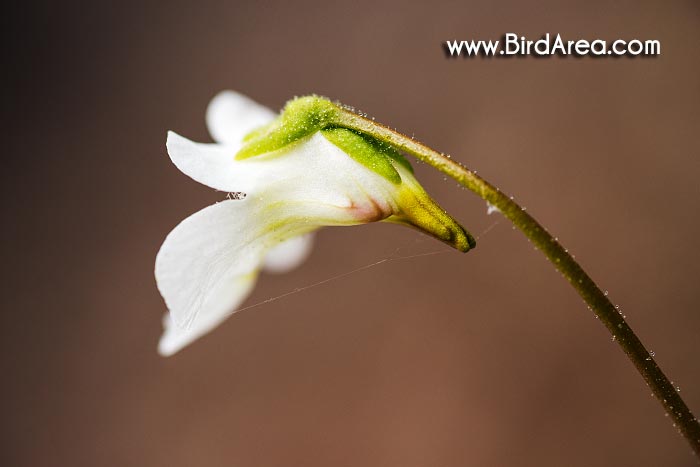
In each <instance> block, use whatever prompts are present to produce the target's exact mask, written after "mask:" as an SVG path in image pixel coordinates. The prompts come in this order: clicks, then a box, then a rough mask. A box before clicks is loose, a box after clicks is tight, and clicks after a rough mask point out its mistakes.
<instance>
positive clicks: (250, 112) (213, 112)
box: [206, 91, 276, 144]
mask: <svg viewBox="0 0 700 467" xmlns="http://www.w3.org/2000/svg"><path fill="white" fill-rule="evenodd" d="M275 117H276V114H275V112H273V111H272V110H270V109H268V108H267V107H264V106H262V105H260V104H258V103H257V102H255V101H253V100H252V99H250V98H248V97H246V96H244V95H242V94H238V93H237V92H234V91H222V92H220V93H219V94H217V95H216V96H214V98H213V99H212V100H211V102H210V103H209V107H207V117H206V118H207V127H208V128H209V133H210V134H211V136H212V138H214V141H216V142H218V143H224V144H239V143H240V142H241V141H242V140H243V137H244V136H245V135H246V134H248V133H249V132H251V131H252V130H254V129H256V128H258V127H261V126H263V125H267V124H268V123H270V122H271V121H272V120H274V118H275Z"/></svg>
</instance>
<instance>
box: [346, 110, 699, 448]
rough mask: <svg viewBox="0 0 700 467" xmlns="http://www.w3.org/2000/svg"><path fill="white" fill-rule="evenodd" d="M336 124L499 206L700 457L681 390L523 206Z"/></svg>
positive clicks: (425, 151)
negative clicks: (579, 300) (615, 346)
mask: <svg viewBox="0 0 700 467" xmlns="http://www.w3.org/2000/svg"><path fill="white" fill-rule="evenodd" d="M336 118H337V122H336V123H337V124H338V125H339V126H343V127H345V128H349V129H352V130H356V131H359V132H362V133H365V134H368V135H371V136H372V137H374V138H376V139H378V140H380V141H383V142H386V143H389V144H391V145H392V146H394V147H395V148H397V149H399V150H402V151H404V152H406V153H408V154H411V155H412V156H414V157H416V158H417V159H419V160H421V161H423V162H425V163H427V164H430V165H432V166H433V167H434V168H436V169H437V170H439V171H440V172H442V173H444V174H446V175H448V176H450V177H451V178H453V179H455V180H456V181H457V182H458V183H459V184H460V185H462V186H464V187H465V188H468V189H469V190H471V191H473V192H474V193H476V194H477V195H479V197H481V198H482V199H483V200H485V201H486V202H487V203H489V204H491V205H492V206H495V207H496V208H498V210H499V211H500V212H501V213H502V214H503V215H504V216H505V217H507V218H508V219H509V220H510V221H511V222H512V223H513V224H514V225H515V226H516V227H517V228H518V229H520V230H521V231H522V232H523V234H525V236H526V237H527V238H528V239H530V241H531V242H532V243H533V244H534V245H535V246H536V247H537V248H538V249H539V250H540V251H542V253H543V254H544V255H545V256H546V257H547V258H548V259H549V260H550V261H551V262H552V264H553V265H554V267H555V268H556V269H557V270H558V271H559V272H560V273H561V274H562V275H563V276H564V278H566V280H567V281H569V283H570V284H571V286H572V287H573V288H574V289H576V291H577V292H578V294H579V295H580V296H581V297H582V298H583V300H584V301H585V302H586V303H587V304H588V307H589V308H590V309H591V310H592V311H593V312H594V313H595V315H596V316H597V317H598V318H599V320H600V321H601V322H602V323H603V324H604V325H605V327H606V328H608V331H610V333H611V334H612V338H613V340H614V341H616V342H617V343H618V345H619V346H620V347H621V348H622V350H623V352H625V354H626V355H627V357H628V358H629V359H630V360H631V361H632V363H633V364H634V366H635V367H636V368H637V371H639V373H640V374H641V375H642V378H644V381H646V383H647V385H648V386H649V387H650V388H651V391H652V393H653V394H654V396H655V397H656V398H657V399H658V400H659V402H661V404H662V405H663V407H664V410H665V411H666V413H667V414H668V416H669V417H671V419H672V420H673V422H674V423H673V425H674V426H675V427H676V428H677V429H678V430H679V432H680V433H681V434H682V435H683V436H684V437H685V438H686V440H687V441H688V443H690V446H691V447H692V449H693V451H694V452H695V454H696V456H698V458H700V423H698V420H697V419H696V418H695V416H694V415H693V414H692V412H691V411H690V409H689V408H688V406H687V405H686V404H685V402H684V401H683V399H682V398H681V396H680V394H679V393H678V389H677V388H676V387H674V385H673V384H672V383H671V381H669V379H668V378H667V377H666V375H665V374H664V373H663V371H661V368H659V366H658V365H657V364H656V361H654V358H653V356H652V355H653V354H652V353H650V352H649V351H648V350H647V349H646V348H645V347H644V344H642V342H641V341H640V340H639V338H638V337H637V335H636V334H635V333H634V331H633V330H632V328H630V326H629V325H628V324H627V322H626V321H625V319H624V317H623V316H622V314H621V313H620V312H619V310H618V309H617V308H616V307H615V306H614V305H613V304H612V302H611V301H610V300H609V299H608V297H607V293H604V292H603V291H602V290H601V289H600V287H598V286H597V285H596V283H595V282H593V280H592V279H591V278H590V277H589V276H588V274H586V272H585V271H584V270H583V269H582V268H581V266H580V265H579V264H578V263H577V262H576V260H575V259H574V258H573V256H571V255H570V254H569V253H568V250H566V249H565V248H564V247H563V246H562V245H561V244H560V243H559V242H558V241H557V240H556V238H555V237H553V236H552V235H551V234H550V233H549V232H548V231H547V229H545V228H544V227H543V226H542V225H540V223H539V222H537V221H536V220H535V219H534V218H533V217H532V216H531V215H530V214H528V213H527V212H526V211H525V209H524V208H522V207H521V206H519V205H518V204H517V203H516V202H515V201H513V199H512V198H511V197H509V196H508V195H506V194H505V193H503V192H502V191H500V190H499V189H498V188H496V187H494V186H493V185H491V184H490V183H489V182H487V181H486V180H484V179H483V178H481V177H479V176H478V175H477V174H476V173H475V172H472V171H471V170H469V169H467V168H466V167H464V166H463V165H461V164H460V163H458V162H455V161H453V160H452V159H450V158H449V156H445V155H443V154H441V153H439V152H437V151H434V150H433V149H431V148H429V147H427V146H425V145H423V144H421V143H419V142H417V141H415V140H413V139H412V138H409V137H408V136H406V135H404V134H401V133H399V132H397V131H395V130H392V129H390V128H387V127H385V126H383V125H380V124H378V123H376V122H374V121H373V120H369V119H367V118H364V117H362V116H360V115H357V114H356V113H354V112H353V111H351V110H349V109H345V108H344V109H342V110H341V112H340V113H339V115H338V116H337V117H336Z"/></svg>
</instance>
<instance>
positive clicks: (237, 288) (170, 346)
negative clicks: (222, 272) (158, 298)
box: [158, 274, 257, 357]
mask: <svg viewBox="0 0 700 467" xmlns="http://www.w3.org/2000/svg"><path fill="white" fill-rule="evenodd" d="M256 277H257V275H255V274H252V275H248V276H240V277H239V278H238V280H236V281H235V282H234V283H233V284H232V285H231V288H230V289H229V290H228V292H229V293H230V294H231V295H232V296H233V295H235V296H236V297H239V301H240V302H241V303H242V302H243V300H245V298H246V297H247V296H248V295H249V294H250V291H251V290H252V289H253V286H254V285H255V279H256ZM239 305H240V304H239ZM234 308H237V306H236V307H234ZM229 315H230V313H228V312H227V313H221V314H219V315H216V314H213V313H206V314H203V315H200V316H199V318H198V319H196V320H195V321H194V322H193V323H192V325H191V326H190V327H189V328H183V327H180V326H178V325H176V324H175V322H174V321H173V317H172V315H171V314H170V313H166V314H165V315H163V328H164V331H163V335H162V336H161V338H160V341H159V342H158V353H159V354H161V355H162V356H163V357H169V356H171V355H173V354H175V353H176V352H179V351H180V350H182V349H183V348H184V347H186V346H188V345H189V344H191V343H192V342H194V341H195V340H197V339H199V338H200V337H202V336H203V335H204V334H207V333H208V332H209V331H211V330H213V329H214V328H215V327H217V326H218V325H219V324H221V322H222V321H224V320H225V319H226V318H227V317H228V316H229Z"/></svg>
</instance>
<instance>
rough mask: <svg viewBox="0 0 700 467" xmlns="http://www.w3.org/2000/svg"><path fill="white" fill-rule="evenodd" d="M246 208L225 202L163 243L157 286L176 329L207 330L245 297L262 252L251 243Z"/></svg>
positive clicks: (259, 245)
mask: <svg viewBox="0 0 700 467" xmlns="http://www.w3.org/2000/svg"><path fill="white" fill-rule="evenodd" d="M249 205H250V203H246V202H245V201H237V200H229V201H222V202H220V203H217V204H214V205H212V206H209V207H207V208H204V209H203V210H201V211H199V212H197V213H195V214H193V215H191V216H190V217H188V218H187V219H185V220H184V221H182V222H181V223H180V224H179V225H178V226H177V227H175V229H173V231H172V232H170V234H169V235H168V237H167V238H166V239H165V242H163V246H161V248H160V251H159V252H158V255H157V256H156V268H155V275H156V282H157V284H158V289H159V290H160V293H161V295H163V298H164V299H165V303H166V305H167V306H168V309H169V310H170V313H171V315H172V318H173V323H174V324H175V325H177V326H179V327H181V328H188V327H190V325H194V326H193V327H192V328H191V330H193V331H197V330H199V329H203V328H205V327H210V326H209V325H210V324H211V323H214V322H216V323H218V322H220V321H221V320H223V319H224V318H225V317H226V316H227V315H228V314H229V313H231V312H233V311H234V310H235V309H236V308H237V307H238V306H239V305H240V304H241V303H242V302H243V300H245V298H246V297H247V296H248V292H249V291H250V289H251V286H252V282H253V281H254V279H255V275H256V273H257V270H258V269H259V267H260V265H261V263H262V259H263V254H264V251H265V249H266V246H265V245H264V244H263V243H260V242H255V241H254V240H255V238H256V237H257V232H256V230H257V229H256V225H257V224H256V219H255V217H254V215H255V213H251V212H250V209H249ZM251 215H252V216H253V217H252V218H251Z"/></svg>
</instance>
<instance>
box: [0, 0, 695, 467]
mask: <svg viewBox="0 0 700 467" xmlns="http://www.w3.org/2000/svg"><path fill="white" fill-rule="evenodd" d="M5 21H6V22H8V23H10V24H9V26H8V27H9V29H8V28H5V29H4V31H5V34H6V38H5V40H4V42H5V45H6V46H9V49H10V50H9V51H10V55H11V57H10V59H9V61H8V62H7V69H5V70H4V72H3V74H4V75H5V77H6V78H7V77H9V78H10V79H11V83H10V85H9V87H6V88H5V92H6V93H7V91H8V89H9V96H8V97H6V99H5V104H4V107H5V109H6V110H8V111H9V112H8V113H7V115H6V117H7V118H5V119H4V120H5V123H4V124H3V126H4V128H5V129H6V131H7V136H8V138H6V141H7V142H6V143H5V145H4V148H3V149H4V150H3V155H4V161H3V171H2V177H3V180H2V185H1V186H2V194H3V209H4V211H5V212H6V213H5V215H4V216H3V219H4V221H3V229H2V246H3V250H4V252H3V259H4V264H3V266H4V267H3V281H2V283H3V293H2V300H3V308H2V339H0V342H1V344H0V350H1V351H2V354H1V355H2V375H3V378H2V379H3V382H2V385H1V387H2V394H0V395H1V396H2V397H1V398H0V400H1V401H2V402H1V404H2V433H1V437H0V439H1V440H2V441H0V443H2V446H1V449H0V456H2V458H1V459H0V461H1V462H0V463H2V465H8V466H9V465H12V466H71V467H78V466H125V465H138V466H246V467H248V466H362V467H370V466H402V467H410V466H416V467H418V466H431V467H432V466H436V467H437V466H441V467H443V466H444V467H452V466H465V465H479V466H482V465H483V466H503V465H518V466H520V465H524V466H544V465H553V466H555V465H556V466H559V465H571V466H590V465H624V466H661V465H665V466H683V465H694V461H693V457H692V455H691V454H690V450H689V448H688V446H687V445H686V444H685V442H684V441H683V440H682V438H681V437H680V436H678V434H677V433H676V432H675V430H674V429H673V428H672V426H671V424H670V422H669V421H668V420H667V419H666V418H664V414H663V411H662V410H661V407H660V406H659V404H658V403H657V402H656V401H655V400H653V399H652V397H650V392H649V390H648V389H647V388H646V387H645V386H644V384H643V382H642V380H641V378H640V377H639V376H638V375H637V373H636V372H635V371H634V369H633V368H632V366H631V364H630V363H629V362H628V361H627V360H626V359H625V357H624V356H623V354H622V352H620V350H619V349H618V348H617V346H616V345H615V344H614V343H612V342H611V340H610V336H609V335H608V334H607V332H606V331H605V329H604V328H603V327H602V326H601V325H600V323H599V322H597V321H596V320H595V319H594V318H593V316H592V314H591V313H590V312H589V311H588V310H587V309H586V307H585V306H584V305H583V304H582V302H581V300H580V299H579V298H578V296H577V295H576V294H575V293H574V292H573V291H572V290H571V289H570V288H569V287H568V286H567V285H566V283H565V282H564V281H563V280H562V279H561V278H560V277H559V276H558V274H557V273H555V272H554V271H553V269H552V268H551V266H550V265H549V263H547V262H546V261H545V260H544V259H543V258H542V256H541V255H540V254H539V253H538V252H536V251H534V250H533V248H532V246H531V245H530V244H528V242H527V241H525V240H524V239H523V237H522V236H521V235H520V234H519V233H518V232H517V231H513V230H512V229H511V227H510V226H509V224H508V223H507V222H506V221H505V220H500V222H499V223H498V224H496V225H495V226H493V224H494V222H496V221H499V219H500V217H499V216H498V215H492V216H487V215H486V206H485V205H484V203H483V202H481V201H480V200H478V199H477V198H476V197H475V196H473V195H471V194H470V193H467V192H464V191H462V190H460V189H459V188H457V187H456V186H455V184H454V183H452V182H445V181H443V177H442V176H440V175H437V174H435V173H433V172H432V171H431V170H429V169H428V168H426V167H425V166H418V169H417V170H418V173H419V176H420V177H421V179H422V180H423V181H424V184H425V185H426V186H427V187H428V189H429V190H430V192H431V193H432V194H433V195H434V196H435V197H436V198H437V199H438V200H439V201H440V202H441V203H442V204H443V205H444V206H445V207H446V208H447V209H448V210H449V211H450V212H451V213H452V214H454V215H455V217H457V218H458V219H460V220H461V221H463V223H464V224H465V225H466V226H467V227H468V228H469V229H470V230H471V231H472V232H474V233H475V235H481V237H480V239H479V246H478V248H477V249H476V250H475V251H473V252H471V253H469V254H467V255H460V254H458V253H455V252H451V251H450V252H446V253H441V254H436V255H432V256H425V257H418V258H412V259H402V260H396V261H391V262H387V263H383V264H380V265H377V266H375V267H372V268H369V269H367V270H363V271H361V272H357V273H355V274H351V275H348V276H346V277H343V278H340V279H337V280H333V281H331V282H329V283H326V284H324V285H320V286H318V287H314V288H312V289H309V290H306V291H304V292H301V293H297V294H294V295H291V296H289V297H286V298H284V299H280V300H277V301H274V302H272V303H269V304H266V305H263V306H259V307H256V308H254V309H251V310H248V311H246V312H243V313H241V314H238V315H236V316H235V317H233V318H232V319H229V320H228V321H227V322H226V323H225V325H223V326H221V327H220V328H218V329H217V330H216V332H214V333H212V334H211V335H209V336H207V337H206V338H204V339H202V340H201V341H199V342H197V343H196V344H195V345H193V346H192V347H190V348H188V349H186V350H185V351H183V352H182V353H180V354H178V355H177V356H175V357H173V358H169V359H163V358H160V357H159V356H158V355H157V354H156V352H155V348H156V342H157V339H158V336H159V334H160V332H161V329H160V320H161V314H162V312H163V311H164V304H163V302H162V301H161V298H160V296H159V295H158V293H157V290H156V288H155V284H154V280H153V277H152V275H153V273H152V270H153V261H154V255H155V253H156V251H157V250H158V247H159V246H160V243H161V242H162V240H163V238H164V237H165V235H166V234H167V233H168V232H169V230H170V229H171V228H172V227H173V226H174V225H176V224H177V223H178V222H179V221H180V220H181V219H183V218H184V217H185V216H187V215H189V214H191V213H192V212H194V211H197V210H199V209H201V208H203V207H204V206H206V205H208V204H210V203H213V202H215V201H217V200H220V199H222V198H223V194H222V193H217V192H214V191H212V190H209V189H207V188H206V187H204V186H201V185H198V184H197V183H195V182H193V181H191V180H190V179H188V178H187V177H186V176H184V175H183V174H181V173H179V172H178V170H177V169H176V168H175V167H174V166H173V165H172V164H171V163H170V162H169V159H168V157H167V155H166V153H165V148H164V143H165V131H166V129H173V130H176V131H178V132H180V133H181V134H183V135H185V136H188V137H190V138H192V139H194V140H199V141H209V136H208V135H207V133H206V129H205V125H204V110H205V107H206V105H207V102H208V101H209V99H210V98H211V97H212V96H213V95H214V94H215V93H216V92H218V91H219V90H221V89H225V88H233V89H236V90H239V91H241V92H243V93H246V94H248V95H250V96H252V97H253V98H255V99H257V100H259V101H260V102H262V103H264V104H266V105H269V106H271V107H273V108H279V107H281V106H282V105H283V103H284V101H285V100H287V99H288V98H290V97H292V96H294V95H301V94H306V93H311V92H315V93H320V94H324V95H327V96H330V97H331V98H334V99H339V100H341V101H343V102H345V103H348V104H352V105H354V106H356V107H358V108H360V109H362V110H364V111H366V112H368V113H370V114H371V115H373V116H375V117H376V118H377V119H378V120H379V121H382V122H386V123H388V124H390V125H392V126H395V127H397V128H399V129H400V130H403V131H405V132H407V133H409V134H415V135H416V137H418V138H419V139H421V140H422V141H424V142H426V143H428V144H430V145H432V146H434V147H436V148H438V149H440V150H442V151H445V152H449V153H451V154H453V155H454V157H455V158H457V159H458V160H460V161H462V162H464V163H465V164H467V165H469V166H470V167H472V168H474V169H477V170H478V171H479V173H480V174H482V175H484V176H485V177H486V178H488V179H490V180H492V181H493V182H494V183H496V184H497V185H498V186H500V187H501V188H502V189H503V190H505V191H508V192H510V193H512V194H514V195H515V196H516V198H517V199H518V200H519V201H520V202H522V203H523V204H524V205H525V206H527V208H528V209H529V210H530V211H531V212H533V213H534V214H535V215H536V216H537V217H538V219H540V220H541V221H542V222H543V223H544V224H545V225H547V226H548V227H549V228H550V229H551V230H552V231H553V232H555V233H556V234H557V235H558V236H559V238H560V240H561V241H562V242H563V243H564V244H565V245H566V246H568V248H569V249H570V250H571V251H572V252H574V254H575V255H576V257H577V258H578V259H579V260H580V261H581V262H582V264H583V265H584V267H586V268H587V269H588V270H589V272H590V273H591V274H592V275H593V277H594V278H595V279H596V280H597V281H599V283H600V284H601V286H602V287H604V288H607V289H609V290H610V295H611V297H612V298H613V300H614V301H615V303H618V304H620V306H621V307H622V309H623V311H624V312H625V313H626V315H627V317H628V319H629V321H630V323H631V324H632V326H633V327H634V328H635V329H636V330H637V332H638V333H639V335H640V336H641V338H642V339H643V340H644V341H645V342H646V343H647V344H648V346H649V347H650V348H651V349H653V350H654V351H655V352H656V355H657V359H658V361H659V363H660V364H661V365H662V367H663V368H665V370H666V371H667V372H668V374H669V375H670V376H671V377H672V379H674V381H676V382H677V384H679V385H680V387H681V390H682V394H683V395H684V396H685V397H686V398H687V399H686V401H687V402H688V403H689V404H690V406H691V407H693V408H694V409H695V411H696V413H697V412H698V411H700V359H699V358H698V357H699V356H700V339H698V334H699V331H700V314H699V313H698V304H699V303H700V292H699V291H698V264H699V263H700V253H699V252H698V248H697V241H698V237H699V236H700V222H699V221H698V212H699V211H700V209H699V208H700V183H698V177H699V176H700V162H699V159H698V156H699V155H700V141H699V140H698V130H699V129H700V128H699V126H700V125H699V122H700V79H698V78H699V72H700V53H699V52H698V40H699V39H700V27H698V26H699V24H700V7H698V4H697V2H694V1H674V2H656V1H648V2H633V1H630V2H591V1H585V2H583V1H582V2H562V1H556V2H555V1H552V2H542V3H539V4H538V5H528V6H526V5H524V4H523V2H518V1H508V2H486V1H483V2H478V3H476V2H471V3H468V2H436V1H433V2H425V4H423V5H421V4H418V3H396V4H394V5H390V4H383V3H381V2H378V1H368V2H352V3H347V2H346V3H339V4H333V3H329V2H325V3H318V4H313V3H307V2H300V1H294V2H281V1H280V2H209V3H205V2H198V3H197V4H194V3H192V4H188V3H184V2H162V3H155V2H138V3H133V4H127V3H123V2H114V3H99V2H92V3H87V4H85V5H75V6H66V5H65V4H63V3H61V2H52V3H51V4H50V5H48V6H42V7H36V8H34V9H33V10H31V11H30V10H25V11H24V12H22V13H15V14H14V16H8V17H7V18H6V19H5ZM506 32H515V33H518V34H521V35H526V36H528V37H530V38H537V37H539V36H540V35H541V34H543V33H544V32H551V33H557V32H559V33H561V34H562V35H563V36H564V37H565V38H567V39H577V38H588V39H593V38H597V37H600V38H604V39H608V40H613V39H617V38H623V39H632V38H639V39H658V40H660V41H661V43H662V55H661V57H658V58H651V59H643V58H637V59H627V58H623V59H617V60H614V59H593V58H583V59H576V58H566V59H559V58H554V59H540V60H538V59H533V58H526V59H508V60H500V59H499V60H486V59H479V58H477V59H472V60H463V59H460V60H448V59H446V58H445V56H444V54H443V50H442V48H441V43H442V42H443V41H445V40H447V39H469V38H475V39H498V38H499V37H500V36H501V35H502V34H504V33H506ZM491 226H493V228H492V229H491V230H490V231H488V232H487V233H485V234H484V233H483V232H484V231H485V230H486V229H488V228H489V227H491ZM397 248H398V251H397ZM440 250H446V247H444V246H443V245H442V244H439V243H437V242H435V241H433V240H431V239H429V238H427V237H424V236H421V235H420V234H418V233H416V232H413V231H410V230H408V229H402V228H400V227H396V226H392V225H384V224H378V225H369V226H363V227H352V228H334V229H326V230H324V231H322V232H321V233H320V235H319V236H318V242H317V245H316V248H315V250H314V252H313V255H312V257H311V258H310V259H309V261H308V262H306V263H305V264H304V266H303V267H301V268H300V269H298V270H297V271H295V272H293V273H290V274H287V275H282V276H271V275H265V276H263V277H262V278H261V280H260V283H259V285H258V287H257V288H256V289H255V292H254V294H253V296H252V297H251V298H250V300H249V301H248V302H247V303H249V304H252V303H257V302H259V301H261V300H265V299H267V298H270V297H273V296H276V295H279V294H282V293H285V292H287V291H289V290H292V289H294V288H296V287H303V286H306V285H308V284H312V283H315V282H318V281H321V280H324V279H327V278H329V277H332V276H335V275H339V274H344V273H346V272H348V271H351V270H353V269H355V268H358V267H361V266H364V265H366V264H370V263H373V262H377V261H380V260H382V259H384V258H387V257H396V256H410V255H416V254H420V253H426V252H432V251H440ZM392 255H394V256H392Z"/></svg>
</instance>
